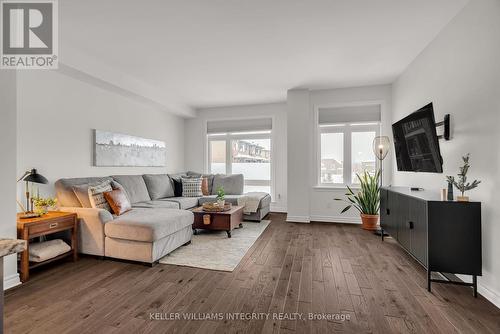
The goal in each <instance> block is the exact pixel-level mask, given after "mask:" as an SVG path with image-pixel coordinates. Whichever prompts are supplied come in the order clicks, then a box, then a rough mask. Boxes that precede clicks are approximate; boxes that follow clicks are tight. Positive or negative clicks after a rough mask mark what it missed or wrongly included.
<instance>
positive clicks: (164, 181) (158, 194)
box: [142, 174, 174, 200]
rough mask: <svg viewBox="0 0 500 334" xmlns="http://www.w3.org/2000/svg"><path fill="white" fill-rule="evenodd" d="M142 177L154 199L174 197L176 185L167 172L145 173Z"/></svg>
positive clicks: (150, 195)
mask: <svg viewBox="0 0 500 334" xmlns="http://www.w3.org/2000/svg"><path fill="white" fill-rule="evenodd" d="M142 177H143V178H144V182H145V183H146V187H147V188H148V192H149V197H151V199H152V200H156V199H159V198H164V197H174V185H173V183H172V180H171V179H170V177H168V175H167V174H144V175H143V176H142Z"/></svg>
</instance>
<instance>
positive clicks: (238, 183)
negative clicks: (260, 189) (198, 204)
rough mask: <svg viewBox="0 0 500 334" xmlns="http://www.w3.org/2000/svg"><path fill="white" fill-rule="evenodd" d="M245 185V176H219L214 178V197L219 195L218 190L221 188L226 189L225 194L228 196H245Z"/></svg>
mask: <svg viewBox="0 0 500 334" xmlns="http://www.w3.org/2000/svg"><path fill="white" fill-rule="evenodd" d="M243 183H244V180H243V174H233V175H222V174H217V175H215V176H214V183H213V186H212V195H216V194H217V189H218V188H219V187H222V188H224V192H225V193H226V195H241V194H243Z"/></svg>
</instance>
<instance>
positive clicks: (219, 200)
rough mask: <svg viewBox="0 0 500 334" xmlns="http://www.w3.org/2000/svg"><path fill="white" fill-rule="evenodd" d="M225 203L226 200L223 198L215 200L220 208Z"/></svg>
mask: <svg viewBox="0 0 500 334" xmlns="http://www.w3.org/2000/svg"><path fill="white" fill-rule="evenodd" d="M225 204H226V201H225V200H223V199H218V200H217V205H218V206H219V207H220V208H223V207H224V205H225Z"/></svg>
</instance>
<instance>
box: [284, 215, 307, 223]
mask: <svg viewBox="0 0 500 334" xmlns="http://www.w3.org/2000/svg"><path fill="white" fill-rule="evenodd" d="M286 221H287V222H290V223H310V222H311V220H310V219H309V216H290V215H287V216H286Z"/></svg>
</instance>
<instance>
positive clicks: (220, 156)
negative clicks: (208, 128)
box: [209, 140, 226, 174]
mask: <svg viewBox="0 0 500 334" xmlns="http://www.w3.org/2000/svg"><path fill="white" fill-rule="evenodd" d="M209 151H210V167H209V168H210V170H211V171H212V173H214V174H226V141H225V140H211V141H210V147H209Z"/></svg>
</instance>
